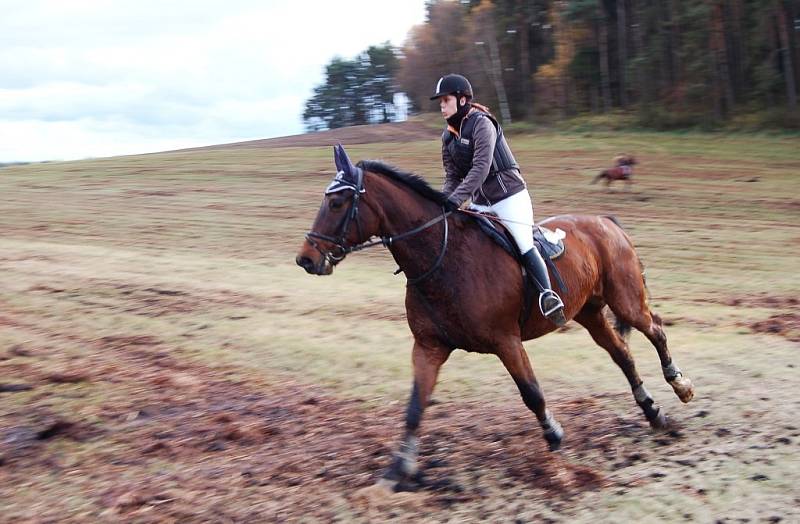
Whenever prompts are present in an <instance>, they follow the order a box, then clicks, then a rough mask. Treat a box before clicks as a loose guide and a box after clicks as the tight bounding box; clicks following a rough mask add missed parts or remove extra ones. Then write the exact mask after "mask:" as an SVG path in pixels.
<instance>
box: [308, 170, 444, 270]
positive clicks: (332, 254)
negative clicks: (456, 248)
mask: <svg viewBox="0 0 800 524" xmlns="http://www.w3.org/2000/svg"><path fill="white" fill-rule="evenodd" d="M356 172H357V175H356V181H355V182H354V183H353V182H350V181H346V180H339V181H338V185H337V188H336V191H342V190H352V191H353V198H352V199H351V202H350V209H349V210H348V211H347V215H345V218H344V220H343V221H342V226H341V228H340V233H339V235H338V236H335V237H334V236H329V235H323V234H322V233H317V232H316V231H309V232H308V233H306V240H307V241H308V243H309V244H311V246H312V247H313V248H314V249H316V250H317V251H319V254H320V255H322V257H323V259H324V260H327V261H328V263H329V264H330V265H332V266H335V265H336V264H338V263H339V262H341V261H342V260H344V258H345V257H346V256H347V255H349V254H350V253H352V252H354V251H361V250H362V249H367V248H368V247H374V246H384V247H387V248H388V247H390V246H391V245H392V243H394V242H396V241H398V240H402V239H404V238H408V237H410V236H412V235H415V234H417V233H419V232H421V231H424V230H426V229H428V228H429V227H431V226H433V225H434V224H437V223H439V222H441V221H444V235H443V236H442V247H441V249H440V251H439V256H438V257H437V258H436V262H434V264H433V266H432V267H431V268H430V269H429V270H428V271H426V272H425V273H424V274H422V275H420V276H418V277H415V278H409V279H408V281H407V284H412V285H413V284H417V283H418V282H421V281H423V280H425V279H426V278H428V277H429V276H431V275H432V274H433V272H434V271H436V270H437V269H438V268H439V266H440V265H441V264H442V260H443V259H444V254H445V252H446V251H447V237H448V225H447V217H448V216H449V215H450V214H451V212H450V211H447V210H445V208H444V206H443V207H442V214H441V215H440V216H437V217H436V218H434V219H432V220H429V221H428V222H426V223H424V224H422V225H421V226H419V227H415V228H414V229H412V230H410V231H406V232H405V233H401V234H399V235H394V236H382V237H380V238H379V239H377V240H367V241H364V242H361V243H359V244H353V245H348V244H347V233H348V230H349V228H350V224H351V223H352V222H355V224H356V229H357V230H358V238H362V236H363V235H362V231H361V222H360V221H359V220H358V202H359V198H360V197H361V193H365V192H366V189H364V172H363V171H362V170H361V169H357V170H356ZM331 192H333V191H331ZM326 193H328V191H326ZM317 240H324V241H326V242H330V243H331V244H333V249H331V250H328V251H325V250H323V249H322V247H321V246H320V245H319V243H318V242H317ZM399 271H400V270H398V272H399ZM395 274H396V273H395Z"/></svg>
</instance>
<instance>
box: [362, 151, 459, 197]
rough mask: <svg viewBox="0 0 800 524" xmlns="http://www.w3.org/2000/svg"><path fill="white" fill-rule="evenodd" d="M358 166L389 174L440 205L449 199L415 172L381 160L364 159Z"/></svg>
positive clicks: (373, 171)
mask: <svg viewBox="0 0 800 524" xmlns="http://www.w3.org/2000/svg"><path fill="white" fill-rule="evenodd" d="M358 167H360V168H361V169H364V170H366V171H370V172H372V173H378V174H380V175H385V176H388V177H389V178H391V179H392V180H394V181H396V182H399V183H401V184H403V185H404V186H406V187H409V188H411V189H413V190H414V191H415V192H416V193H417V194H419V195H420V196H422V197H425V198H427V199H428V200H432V201H433V202H436V203H437V204H439V205H443V204H444V203H445V202H446V201H447V196H446V195H445V194H444V193H442V192H441V191H437V190H435V189H433V188H432V187H431V186H430V184H428V182H427V181H425V179H424V178H422V177H420V176H418V175H415V174H413V173H408V172H405V171H400V170H399V169H398V168H396V167H394V166H391V165H389V164H386V163H384V162H381V161H379V160H362V161H360V162H359V163H358Z"/></svg>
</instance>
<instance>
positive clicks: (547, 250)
mask: <svg viewBox="0 0 800 524" xmlns="http://www.w3.org/2000/svg"><path fill="white" fill-rule="evenodd" d="M566 236H567V234H566V233H564V231H563V230H562V229H559V228H556V230H555V231H553V230H552V229H548V228H546V227H544V226H536V229H534V230H533V241H534V243H535V244H536V246H537V247H538V248H539V252H540V253H541V254H542V256H543V257H547V258H549V259H550V260H555V259H557V258H558V257H560V256H561V255H563V254H564V250H565V247H564V237H566Z"/></svg>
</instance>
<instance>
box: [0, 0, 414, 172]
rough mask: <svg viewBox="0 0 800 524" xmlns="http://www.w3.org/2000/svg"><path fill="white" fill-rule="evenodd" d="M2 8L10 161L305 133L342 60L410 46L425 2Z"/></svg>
mask: <svg viewBox="0 0 800 524" xmlns="http://www.w3.org/2000/svg"><path fill="white" fill-rule="evenodd" d="M0 6H2V9H1V11H2V16H0V162H11V161H36V160H68V159H76V158H87V157H102V156H112V155H120V154H130V153H144V152H152V151H163V150H168V149H175V148H180V147H189V146H197V145H208V144H218V143H225V142H235V141H240V140H248V139H257V138H267V137H273V136H283V135H290V134H296V133H302V132H303V125H302V119H301V114H302V111H303V105H304V102H305V100H306V99H307V98H309V97H310V96H311V92H312V89H313V88H314V86H315V85H317V84H319V83H321V82H322V80H323V69H324V66H325V65H326V64H327V63H328V62H329V61H330V60H331V58H333V57H334V56H336V55H338V56H342V57H346V58H352V57H353V56H355V55H356V54H357V53H359V52H360V51H362V50H364V49H366V48H367V47H368V46H370V45H374V44H380V43H382V42H385V41H387V40H389V41H391V42H392V43H394V44H395V45H401V44H402V43H403V41H404V39H405V37H406V35H407V33H408V31H409V30H410V29H411V27H412V26H413V25H415V24H419V23H422V21H423V20H424V17H425V7H424V0H402V1H397V0H366V1H360V0H336V1H331V0H327V1H326V0H260V1H258V0H217V1H212V0H191V1H190V0H158V1H155V0H116V1H112V0H24V1H22V0H19V1H15V0H12V1H9V2H6V1H3V0H0Z"/></svg>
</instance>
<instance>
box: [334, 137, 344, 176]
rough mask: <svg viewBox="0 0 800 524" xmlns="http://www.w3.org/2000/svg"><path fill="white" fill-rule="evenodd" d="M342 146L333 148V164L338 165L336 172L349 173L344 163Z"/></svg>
mask: <svg viewBox="0 0 800 524" xmlns="http://www.w3.org/2000/svg"><path fill="white" fill-rule="evenodd" d="M341 152H342V144H336V145H335V146H333V162H334V163H335V164H336V171H340V172H344V173H347V171H348V170H347V163H346V162H344V163H343V162H342V154H341Z"/></svg>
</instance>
